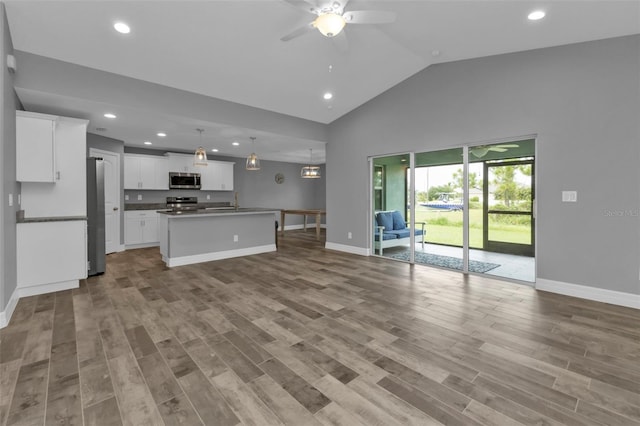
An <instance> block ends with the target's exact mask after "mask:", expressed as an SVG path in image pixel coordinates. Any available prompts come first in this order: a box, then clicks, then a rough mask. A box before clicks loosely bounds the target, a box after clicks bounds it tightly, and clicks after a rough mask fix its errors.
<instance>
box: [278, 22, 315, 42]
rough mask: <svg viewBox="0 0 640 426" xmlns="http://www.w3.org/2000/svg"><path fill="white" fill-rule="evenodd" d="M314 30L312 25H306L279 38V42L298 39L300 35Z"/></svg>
mask: <svg viewBox="0 0 640 426" xmlns="http://www.w3.org/2000/svg"><path fill="white" fill-rule="evenodd" d="M314 29H315V28H314V27H313V23H312V22H310V23H308V24H307V25H305V26H303V27H300V28H298V29H295V30H293V31H291V32H290V33H289V34H287V35H285V36H283V37H281V38H280V41H289V40H292V39H294V38H296V37H300V36H301V35H304V34H306V33H308V32H309V31H312V30H314Z"/></svg>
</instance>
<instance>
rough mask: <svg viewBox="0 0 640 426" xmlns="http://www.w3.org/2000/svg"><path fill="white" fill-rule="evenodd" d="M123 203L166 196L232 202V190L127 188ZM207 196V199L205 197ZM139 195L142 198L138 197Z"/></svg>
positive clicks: (206, 201) (157, 201)
mask: <svg viewBox="0 0 640 426" xmlns="http://www.w3.org/2000/svg"><path fill="white" fill-rule="evenodd" d="M124 196H125V201H124V202H125V203H126V204H136V203H164V202H166V200H167V197H198V202H200V203H214V202H215V203H220V202H226V203H230V202H233V191H228V192H219V191H199V190H185V189H174V190H168V191H144V190H136V189H127V190H125V191H124ZM207 196H208V197H209V199H207ZM127 197H129V199H128V200H127ZM139 197H141V198H142V199H139Z"/></svg>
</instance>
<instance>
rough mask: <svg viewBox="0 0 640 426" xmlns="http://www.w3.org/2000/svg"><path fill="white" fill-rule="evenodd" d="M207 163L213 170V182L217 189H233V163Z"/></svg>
mask: <svg viewBox="0 0 640 426" xmlns="http://www.w3.org/2000/svg"><path fill="white" fill-rule="evenodd" d="M211 163H213V164H209V165H210V166H213V167H214V170H215V182H216V186H217V189H218V190H219V191H233V165H234V163H229V162H223V161H212V162H211Z"/></svg>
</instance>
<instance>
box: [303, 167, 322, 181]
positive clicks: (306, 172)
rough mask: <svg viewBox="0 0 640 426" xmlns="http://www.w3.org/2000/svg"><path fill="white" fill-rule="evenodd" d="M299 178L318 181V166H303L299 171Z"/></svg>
mask: <svg viewBox="0 0 640 426" xmlns="http://www.w3.org/2000/svg"><path fill="white" fill-rule="evenodd" d="M300 177H302V178H304V179H319V178H320V177H321V176H320V167H318V166H304V167H303V168H302V170H300Z"/></svg>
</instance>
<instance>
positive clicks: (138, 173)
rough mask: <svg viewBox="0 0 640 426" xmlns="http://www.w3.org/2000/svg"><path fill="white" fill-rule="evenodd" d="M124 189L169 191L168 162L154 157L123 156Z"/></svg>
mask: <svg viewBox="0 0 640 426" xmlns="http://www.w3.org/2000/svg"><path fill="white" fill-rule="evenodd" d="M124 189H169V160H168V159H167V158H166V157H160V156H155V155H138V154H125V155H124Z"/></svg>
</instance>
